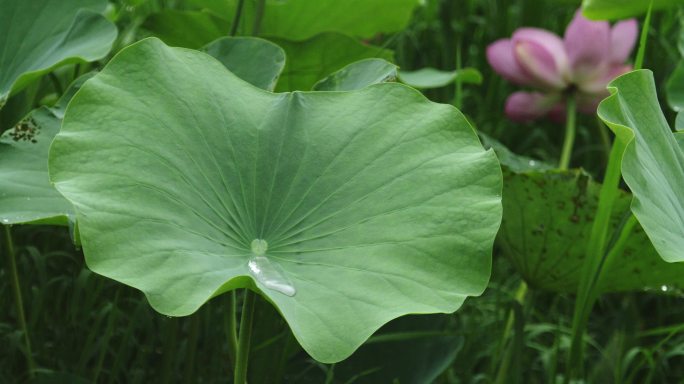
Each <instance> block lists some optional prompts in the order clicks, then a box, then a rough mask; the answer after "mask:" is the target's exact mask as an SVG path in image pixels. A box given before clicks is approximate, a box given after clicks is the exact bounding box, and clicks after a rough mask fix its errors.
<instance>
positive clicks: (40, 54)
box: [0, 0, 117, 107]
mask: <svg viewBox="0 0 684 384" xmlns="http://www.w3.org/2000/svg"><path fill="white" fill-rule="evenodd" d="M106 4H107V2H106V1H104V0H69V1H63V0H22V1H17V0H0V107H2V105H3V104H4V102H5V101H6V99H7V98H8V97H9V95H10V93H12V92H15V91H17V90H19V89H21V88H22V87H23V86H25V85H26V84H28V83H29V82H30V81H31V80H33V79H35V78H36V77H38V76H40V75H42V74H44V73H46V72H49V71H50V70H51V69H52V68H54V67H55V66H57V65H60V64H64V63H67V62H73V61H78V60H85V61H93V60H97V59H101V58H103V57H104V56H105V55H106V54H107V53H108V52H109V50H110V49H111V47H112V44H113V43H114V40H115V39H116V35H117V31H116V27H115V26H114V25H113V24H112V23H110V22H109V21H107V19H105V18H104V16H102V15H100V14H98V13H97V12H100V11H103V10H104V8H105V6H106Z"/></svg>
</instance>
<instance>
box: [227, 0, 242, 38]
mask: <svg viewBox="0 0 684 384" xmlns="http://www.w3.org/2000/svg"><path fill="white" fill-rule="evenodd" d="M244 5H245V0H238V3H237V9H236V10H235V16H233V24H231V25H230V35H231V36H235V34H236V33H237V29H238V26H239V25H240V18H241V17H242V8H244Z"/></svg>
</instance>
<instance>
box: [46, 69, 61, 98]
mask: <svg viewBox="0 0 684 384" xmlns="http://www.w3.org/2000/svg"><path fill="white" fill-rule="evenodd" d="M48 78H49V79H50V81H51V82H52V86H53V87H54V88H55V93H57V94H58V95H61V94H63V93H64V88H63V87H62V83H60V81H59V79H58V78H57V75H55V73H54V72H50V74H48Z"/></svg>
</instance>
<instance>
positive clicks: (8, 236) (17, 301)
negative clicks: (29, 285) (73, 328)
mask: <svg viewBox="0 0 684 384" xmlns="http://www.w3.org/2000/svg"><path fill="white" fill-rule="evenodd" d="M2 227H3V229H4V232H5V251H6V253H7V257H8V258H9V262H10V274H11V275H12V290H13V291H14V305H15V307H16V311H17V319H18V321H19V327H20V328H21V332H22V333H23V334H24V347H25V348H26V364H27V365H28V372H29V377H31V378H33V374H34V372H35V370H36V364H35V362H34V361H33V352H31V340H30V338H29V332H28V327H27V326H26V316H25V315H24V301H23V300H22V297H21V286H20V285H19V273H18V272H17V257H16V254H15V252H14V244H13V242H12V232H11V231H10V226H9V225H3V226H2Z"/></svg>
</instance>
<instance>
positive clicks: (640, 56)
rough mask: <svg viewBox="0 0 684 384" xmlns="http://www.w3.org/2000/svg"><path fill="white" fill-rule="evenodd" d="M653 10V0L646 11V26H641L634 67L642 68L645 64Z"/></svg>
mask: <svg viewBox="0 0 684 384" xmlns="http://www.w3.org/2000/svg"><path fill="white" fill-rule="evenodd" d="M652 11H653V0H651V2H650V3H649V5H648V12H646V19H644V26H643V27H641V36H640V38H639V50H638V51H637V57H636V60H634V69H635V70H636V69H641V68H642V67H643V65H644V56H645V55H646V40H647V39H648V29H649V28H650V26H651V13H652Z"/></svg>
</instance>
